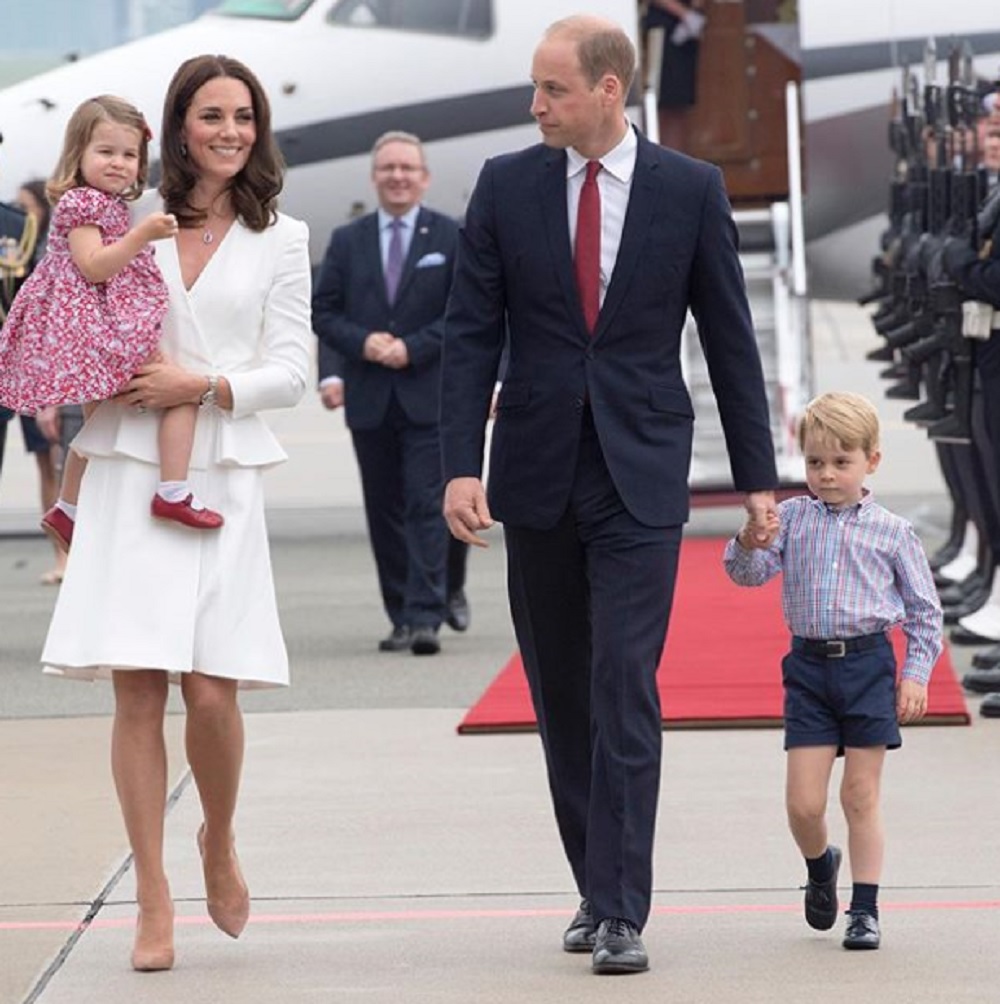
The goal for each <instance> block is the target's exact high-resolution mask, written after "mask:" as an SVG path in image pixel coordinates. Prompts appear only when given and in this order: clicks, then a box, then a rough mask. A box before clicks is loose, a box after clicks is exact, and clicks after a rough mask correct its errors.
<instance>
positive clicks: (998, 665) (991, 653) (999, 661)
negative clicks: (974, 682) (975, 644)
mask: <svg viewBox="0 0 1000 1004" xmlns="http://www.w3.org/2000/svg"><path fill="white" fill-rule="evenodd" d="M972 666H973V668H974V669H1000V645H991V646H990V647H989V648H986V649H983V651H982V652H976V653H974V654H973V656H972Z"/></svg>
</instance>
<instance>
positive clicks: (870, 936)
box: [844, 910, 882, 951]
mask: <svg viewBox="0 0 1000 1004" xmlns="http://www.w3.org/2000/svg"><path fill="white" fill-rule="evenodd" d="M881 941H882V935H881V933H880V932H879V929H878V921H877V920H876V919H875V918H874V917H873V916H872V915H871V914H870V913H865V912H864V910H848V911H847V933H846V934H845V935H844V948H849V949H851V950H852V951H859V950H860V951H864V950H865V949H868V950H871V949H873V948H878V946H879V944H880V943H881Z"/></svg>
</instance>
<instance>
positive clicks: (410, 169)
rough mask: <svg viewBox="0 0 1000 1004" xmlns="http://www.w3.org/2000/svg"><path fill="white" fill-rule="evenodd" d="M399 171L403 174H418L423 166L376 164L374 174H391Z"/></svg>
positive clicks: (422, 169)
mask: <svg viewBox="0 0 1000 1004" xmlns="http://www.w3.org/2000/svg"><path fill="white" fill-rule="evenodd" d="M394 171H401V172H402V173H403V174H420V173H422V172H423V171H424V166H423V164H376V165H375V173H376V174H392V173H393V172H394Z"/></svg>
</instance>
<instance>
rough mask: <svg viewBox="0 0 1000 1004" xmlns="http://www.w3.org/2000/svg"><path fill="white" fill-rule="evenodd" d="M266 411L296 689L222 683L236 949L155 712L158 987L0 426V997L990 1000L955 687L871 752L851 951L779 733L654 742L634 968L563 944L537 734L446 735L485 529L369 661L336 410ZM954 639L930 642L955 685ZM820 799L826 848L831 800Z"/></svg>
mask: <svg viewBox="0 0 1000 1004" xmlns="http://www.w3.org/2000/svg"><path fill="white" fill-rule="evenodd" d="M814 323H815V329H814V334H815V344H816V366H817V388H818V389H827V388H832V387H835V386H850V387H853V388H855V389H859V390H862V391H864V392H867V393H870V394H871V396H872V397H873V399H875V400H876V401H878V400H879V392H880V388H879V386H878V383H877V380H876V378H875V376H874V369H873V364H863V363H862V364H859V363H858V362H857V360H858V359H860V358H862V357H863V352H864V350H865V349H866V348H869V347H872V345H873V344H874V343H873V341H872V339H871V336H870V335H869V333H868V329H867V327H866V325H865V324H864V321H863V317H860V318H859V314H858V312H857V311H855V310H854V308H852V307H850V306H849V305H846V304H820V305H817V307H816V311H815V313H814ZM880 407H882V410H883V416H884V419H885V435H884V440H885V442H884V448H885V453H886V459H885V462H884V464H883V468H882V470H881V471H880V472H879V474H878V475H876V478H875V479H873V487H874V488H875V490H876V491H877V492H878V493H879V495H880V497H882V498H884V499H885V500H886V501H888V502H889V503H890V504H892V505H893V506H894V507H895V508H897V509H898V510H899V511H901V512H903V513H904V514H905V515H907V516H908V517H909V518H911V519H912V520H913V521H914V522H915V524H916V525H917V527H918V529H919V530H920V532H921V533H922V535H923V536H924V539H925V542H926V543H927V544H928V547H929V548H931V549H932V548H933V547H934V546H936V545H937V544H939V543H940V542H941V539H942V538H943V535H944V533H945V532H946V530H947V525H948V519H949V515H950V513H949V508H948V504H947V500H946V498H945V496H944V494H943V489H942V488H941V484H940V480H939V479H938V478H937V476H936V462H935V460H934V457H933V451H932V449H931V448H930V447H929V445H928V444H927V443H926V442H924V441H923V439H922V437H921V436H920V434H919V433H918V432H916V431H915V430H913V429H912V428H910V427H909V426H906V425H905V423H903V422H902V421H901V420H900V418H899V411H896V410H894V406H892V405H890V404H889V403H885V404H884V406H883V404H882V403H881V402H880ZM276 426H279V427H280V429H279V434H280V435H281V436H282V439H283V441H284V442H285V443H286V447H287V448H288V449H289V452H290V453H291V455H292V459H291V461H290V462H289V464H287V465H285V467H284V468H281V469H278V470H276V471H274V472H272V473H271V474H270V475H269V488H270V490H271V492H270V495H269V499H270V510H269V519H270V524H271V528H272V546H273V550H274V562H275V575H276V581H277V589H278V595H279V602H280V605H281V613H282V620H283V624H284V626H285V631H286V635H287V638H288V643H289V649H290V654H291V661H292V666H293V685H292V687H290V688H288V689H287V690H282V691H271V692H265V693H259V692H258V693H252V694H247V695H245V698H244V700H243V706H244V708H245V710H246V711H247V716H246V719H247V758H246V769H245V775H244V784H243V790H242V793H241V800H240V809H239V814H238V818H237V833H238V845H239V850H240V855H241V860H242V863H243V867H244V871H245V873H246V876H247V880H248V882H249V884H250V888H251V892H252V896H253V913H252V917H251V921H250V924H249V926H248V928H247V930H246V932H245V933H244V935H243V937H241V938H240V939H239V941H235V942H234V941H232V940H230V939H228V938H226V937H225V936H224V935H223V934H221V933H220V932H219V931H218V930H216V929H215V928H214V927H213V926H212V924H211V922H210V921H209V919H208V917H207V915H206V913H205V909H204V887H203V884H202V880H201V871H200V863H199V859H198V854H197V849H196V846H195V840H194V835H195V831H196V829H197V826H198V823H199V820H200V815H199V809H198V802H197V795H196V792H195V791H194V788H193V785H192V784H191V783H190V778H189V775H188V773H187V770H186V766H185V764H184V760H183V744H182V729H183V716H182V715H181V714H180V713H172V714H171V715H169V716H168V720H167V735H168V747H169V751H170V757H171V783H172V797H171V800H170V804H169V805H168V812H167V823H166V833H167V842H166V857H167V866H168V871H169V874H170V876H171V881H172V887H173V893H174V896H175V899H176V903H177V914H178V923H177V936H176V946H177V964H176V967H175V969H174V970H173V971H171V972H170V973H157V974H138V973H134V972H132V971H131V969H130V968H129V964H128V959H129V951H130V947H131V942H132V934H133V926H134V916H135V899H134V889H133V884H132V872H131V870H130V868H129V867H128V849H127V843H126V840H125V836H124V832H123V828H122V825H121V822H120V819H119V815H118V808H117V804H116V802H115V799H114V793H113V789H112V785H111V780H110V773H109V768H108V765H107V757H108V754H107V747H108V735H109V729H110V719H109V717H108V713H109V711H110V709H111V701H110V690H109V688H108V687H107V686H105V685H103V684H97V685H92V686H87V685H83V684H78V683H74V682H70V681H62V680H54V679H51V678H45V677H43V676H42V675H41V674H40V673H39V672H38V671H37V658H38V652H39V650H40V646H41V640H42V638H43V637H44V631H45V627H46V624H47V621H48V616H49V612H50V610H51V606H52V603H53V601H54V591H53V590H52V589H47V588H45V587H42V586H40V585H38V584H37V579H38V575H39V574H40V573H41V571H43V570H44V568H45V567H47V561H48V558H49V553H48V551H47V547H48V545H47V543H46V541H45V540H44V538H42V537H41V536H40V535H38V534H36V533H35V532H34V531H33V524H34V518H35V514H34V512H33V511H32V510H33V507H34V497H33V480H32V473H33V472H32V471H31V468H30V465H29V463H26V462H25V458H23V457H20V455H19V447H18V445H17V443H16V437H15V436H14V435H12V437H11V438H12V439H13V440H14V442H12V443H10V444H8V465H9V466H8V467H7V469H5V471H4V482H3V486H2V489H0V491H2V494H0V569H2V575H0V850H2V853H0V1004H20V1002H24V1004H34V1002H36V1001H39V1002H42V1004H62V1002H73V1004H91V1002H93V1004H99V1002H100V1004H117V1002H123V1004H124V1002H129V1004H132V1002H139V1001H141V1002H147V1001H148V1002H156V1004H159V1002H164V1004H166V1002H174V1001H177V1002H183V1004H196V1002H198V1004H200V1002H227V1004H228V1002H233V1004H258V1002H260V1004H263V1002H265V1001H267V1002H275V1001H277V1002H281V1004H285V1002H288V1004H298V1002H313V1001H324V1002H325V1001H338V1002H339V1001H344V1002H369V1001H370V1002H377V1004H381V1002H387V1004H390V1002H391V1004H409V1002H425V1001H426V1002H441V1004H450V1002H456V1004H457V1002H461V1004H466V1002H470V1001H477V1002H485V1004H493V1002H498V1004H499V1002H503V1004H507V1002H510V1004H513V1002H523V1001H532V1002H535V1001H537V1002H546V1004H547V1002H550V1001H561V1000H569V999H571V1000H574V1001H580V1002H589V1001H598V1000H600V1001H603V1000H608V999H611V998H612V997H613V999H615V1000H616V1001H628V1002H654V1001H655V1002H657V1004H674V1002H678V1004H679V1002H685V1004H687V1002H692V1004H694V1002H722V1004H729V1002H737V1001H738V1002H756V1001H761V1002H763V1001H767V1002H769V1004H770V1002H773V1001H774V1000H776V999H777V1000H781V999H789V1000H798V999H803V998H807V999H809V1000H810V1002H811V1004H824V1002H827V1001H829V1002H833V1001H836V1002H838V1004H841V1002H842V1001H844V1000H850V999H852V998H853V999H867V998H874V999H878V1000H879V1001H880V1002H883V1004H896V1002H898V1004H922V1002H931V1001H933V1002H952V1001H976V1002H984V1001H997V1000H1000V989H998V988H1000V952H998V951H997V947H996V945H997V938H996V932H997V931H998V930H1000V878H998V875H997V872H998V864H1000V800H998V799H997V798H996V797H995V796H996V791H997V786H996V780H995V772H994V764H996V763H997V762H998V758H1000V722H994V721H987V720H984V719H982V718H979V717H978V716H976V715H975V711H976V707H977V703H978V701H977V700H976V699H970V700H969V706H970V710H971V711H972V712H973V722H972V725H971V726H969V727H934V728H930V727H926V728H909V729H907V730H906V732H905V736H904V748H903V750H901V751H899V752H897V753H894V754H892V755H890V757H889V758H888V765H887V772H886V781H885V817H886V826H887V831H888V840H889V842H888V852H887V859H886V866H885V873H884V877H883V884H882V895H881V905H882V923H883V936H884V937H883V948H882V949H881V950H880V951H879V952H874V953H848V952H845V951H843V950H842V949H841V947H840V938H841V937H842V935H843V924H842V922H839V923H838V925H837V928H836V929H835V930H834V931H832V932H828V933H819V932H815V931H812V930H810V929H809V928H808V927H807V926H806V925H805V922H804V920H803V919H802V915H801V909H802V907H801V901H802V893H801V891H800V890H799V888H798V887H799V885H800V884H801V883H803V882H804V879H805V876H804V868H803V867H802V863H801V860H800V859H799V858H798V855H797V852H796V850H795V847H794V844H793V843H792V840H791V837H790V836H789V835H788V833H787V828H786V825H785V821H784V810H783V804H782V802H783V771H784V756H783V754H782V751H781V733H780V731H779V730H773V729H751V730H710V731H697V732H696V731H671V732H666V733H665V734H664V775H663V784H662V794H661V805H660V814H659V828H658V840H657V847H656V861H655V889H656V892H655V895H654V909H653V916H652V918H651V920H650V923H649V926H648V927H647V929H646V932H645V934H644V937H645V941H646V944H647V947H648V948H649V951H650V956H651V963H652V968H651V971H650V972H649V973H648V974H645V975H640V976H631V977H626V978H619V979H610V978H603V979H600V978H596V977H594V976H592V975H591V974H590V971H589V960H588V958H587V957H586V956H583V957H579V956H572V955H567V954H565V953H563V952H562V951H561V950H560V938H561V932H562V929H563V928H564V927H565V925H566V923H567V922H568V920H569V918H570V916H571V915H572V913H573V910H574V909H575V907H576V905H577V904H576V897H575V893H574V889H573V884H572V880H571V877H570V874H569V871H568V868H567V866H566V864H565V862H564V859H563V856H562V852H561V849H560V846H559V843H558V839H557V836H556V831H555V826H554V823H553V819H552V812H551V808H550V805H549V798H548V792H547V787H546V782H545V777H544V770H543V764H542V757H541V750H540V745H539V742H538V738H537V736H536V735H530V734H528V735H523V734H522V735H495V736H484V735H476V736H459V735H457V733H456V726H457V725H458V723H459V721H460V720H461V717H462V715H463V714H464V712H465V710H466V709H467V708H468V706H469V705H470V704H472V703H473V702H474V701H475V700H476V699H477V698H478V696H479V695H480V693H481V692H482V690H483V689H484V688H485V686H486V685H487V684H488V683H489V681H490V680H491V679H492V678H493V676H494V675H495V674H496V672H497V671H498V669H499V668H500V666H502V665H503V663H504V662H505V661H506V659H507V658H508V657H509V655H510V654H511V652H512V650H513V647H514V643H513V635H512V632H511V628H510V624H509V618H508V614H507V609H506V601H505V594H504V583H503V576H504V568H503V554H502V545H501V543H500V535H499V532H498V531H493V533H492V535H491V538H492V541H493V546H492V547H491V548H490V549H489V550H488V551H485V552H476V553H474V554H473V555H472V556H471V561H470V581H469V595H470V599H471V602H472V617H473V621H472V627H471V629H470V631H469V632H468V633H467V634H464V635H457V634H454V633H451V632H449V631H447V629H445V630H444V633H443V636H442V640H443V650H442V653H441V654H440V655H439V656H436V657H428V658H416V657H413V656H411V655H409V654H408V653H403V654H383V653H379V652H378V651H377V650H376V641H377V639H378V638H379V637H381V636H382V635H383V634H384V633H385V630H386V624H385V620H384V616H383V615H382V613H381V611H380V610H379V609H378V603H377V599H376V596H377V589H376V583H375V575H374V570H373V567H372V562H371V558H370V554H369V552H368V548H367V542H366V540H365V537H364V526H363V519H362V516H361V512H360V508H359V506H358V494H357V483H356V474H355V468H354V461H353V457H352V455H351V453H350V446H349V442H348V439H347V436H346V433H345V432H344V430H343V426H342V419H341V418H340V416H337V415H329V414H326V413H323V412H322V411H321V410H320V409H319V407H318V405H317V404H316V403H315V401H310V402H308V403H306V404H304V405H303V406H302V407H301V408H299V409H298V410H297V411H296V412H292V413H290V414H289V415H282V416H279V418H278V420H277V421H276ZM12 432H13V430H12ZM738 524H739V513H738V511H736V510H732V509H729V510H727V509H718V510H699V511H696V512H695V514H694V518H693V520H692V524H691V527H690V532H691V533H729V532H731V531H732V530H734V529H735V528H736V527H737V526H738ZM968 656H969V650H968V649H966V650H961V649H953V658H954V660H955V662H956V664H957V666H958V669H959V672H960V673H961V672H962V671H963V669H964V667H965V666H967V664H968ZM171 708H172V710H173V711H174V712H179V710H180V709H179V704H178V703H177V699H176V695H174V697H173V698H172V704H171ZM830 808H831V813H830V821H831V838H832V839H833V840H834V841H840V842H841V844H842V845H844V840H845V833H844V826H843V822H842V819H841V816H840V813H839V810H838V808H837V793H836V789H835V788H833V789H831V806H830ZM844 846H846V845H844ZM841 895H842V896H847V895H849V872H848V870H847V869H846V868H845V870H844V871H843V872H842V877H841ZM845 905H846V904H845Z"/></svg>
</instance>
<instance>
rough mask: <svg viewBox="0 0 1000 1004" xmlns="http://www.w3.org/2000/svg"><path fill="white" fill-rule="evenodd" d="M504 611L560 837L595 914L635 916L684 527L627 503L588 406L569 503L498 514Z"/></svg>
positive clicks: (656, 773)
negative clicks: (532, 515)
mask: <svg viewBox="0 0 1000 1004" xmlns="http://www.w3.org/2000/svg"><path fill="white" fill-rule="evenodd" d="M504 534H505V541H506V546H507V555H508V589H509V593H510V604H511V612H512V615H513V620H514V628H515V631H516V634H517V640H518V644H519V646H520V649H521V656H522V659H523V661H524V665H525V670H526V673H527V677H528V683H529V686H530V688H531V695H532V700H533V702H534V707H535V713H536V716H537V719H538V724H539V731H540V733H541V738H542V743H543V745H544V749H545V758H546V765H547V768H548V776H549V785H550V787H551V790H552V797H553V802H554V806H555V812H556V820H557V823H558V826H559V832H560V835H561V837H562V841H563V846H564V848H565V851H566V855H567V857H568V859H569V863H570V867H571V868H572V871H573V876H574V878H575V880H576V883H577V887H578V889H579V891H580V894H581V896H583V897H585V898H587V899H589V900H590V902H591V907H592V909H593V911H594V917H595V919H596V920H597V921H598V922H600V921H601V920H603V919H604V918H606V917H621V918H624V919H626V920H630V921H632V922H633V923H634V924H636V925H637V927H639V929H640V930H641V929H642V927H643V926H644V925H645V923H646V920H647V918H648V916H649V908H650V898H651V893H652V855H653V836H654V829H655V822H656V808H657V799H658V796H659V787H660V754H661V746H662V741H661V740H662V722H661V716H660V701H659V693H658V690H657V685H656V669H657V666H658V665H659V662H660V656H661V654H662V651H663V644H664V640H665V637H666V631H667V622H668V619H669V615H670V607H671V603H672V600H673V590H674V581H675V579H676V574H677V560H678V555H679V551H680V541H681V527H680V526H672V527H648V526H644V525H643V524H641V523H639V522H637V521H636V520H635V519H634V517H632V516H631V515H630V514H629V512H628V511H627V510H626V508H625V506H624V505H623V504H622V500H621V498H620V496H619V495H618V492H617V491H616V490H615V487H614V484H613V482H612V480H611V476H610V474H609V473H608V468H607V465H606V463H605V461H604V456H603V454H602V452H601V446H600V442H599V440H598V438H597V434H596V432H595V430H594V425H593V420H592V418H591V417H590V412H589V409H588V410H587V411H586V412H585V414H584V426H583V436H582V439H581V444H580V452H579V455H578V459H577V464H576V473H575V478H574V483H573V490H572V495H571V500H570V504H569V507H568V509H567V511H566V513H565V514H564V515H563V517H562V518H561V519H560V520H559V522H558V523H557V525H556V526H555V527H554V528H552V529H551V530H534V529H519V528H517V527H513V526H510V525H506V526H505V528H504Z"/></svg>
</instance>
